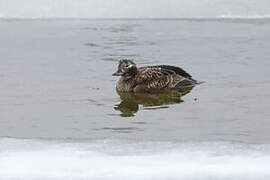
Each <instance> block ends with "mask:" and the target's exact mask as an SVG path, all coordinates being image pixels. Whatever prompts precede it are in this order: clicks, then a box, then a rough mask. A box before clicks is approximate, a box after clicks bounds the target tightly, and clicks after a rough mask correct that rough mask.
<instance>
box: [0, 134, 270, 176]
mask: <svg viewBox="0 0 270 180" xmlns="http://www.w3.org/2000/svg"><path fill="white" fill-rule="evenodd" d="M0 145H1V151H0V169H1V171H0V179H23V180H24V179H27V180H28V179H186V180H188V179H200V180H201V179H226V180H229V179H237V180H238V179H245V180H246V179H256V180H258V179H269V178H270V151H269V149H270V146H269V145H239V144H229V143H193V144H191V143H182V144H181V143H179V144H172V143H164V142H148V143H135V142H133V143H128V142H122V141H95V142H82V143H74V142H73V143H72V142H68V143H65V142H50V141H37V140H14V139H0Z"/></svg>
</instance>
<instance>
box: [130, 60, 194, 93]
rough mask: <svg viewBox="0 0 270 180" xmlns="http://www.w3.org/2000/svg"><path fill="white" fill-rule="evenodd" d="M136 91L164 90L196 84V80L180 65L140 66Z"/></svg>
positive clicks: (136, 78)
mask: <svg viewBox="0 0 270 180" xmlns="http://www.w3.org/2000/svg"><path fill="white" fill-rule="evenodd" d="M135 81H136V86H135V87H134V90H133V91H134V92H162V91H166V90H178V89H181V88H184V87H187V86H194V85H195V84H196V81H195V80H194V79H192V76H191V75H190V74H189V73H187V72H186V71H185V70H183V69H182V68H180V67H176V66H170V65H157V66H145V67H140V68H138V73H137V75H136V77H135Z"/></svg>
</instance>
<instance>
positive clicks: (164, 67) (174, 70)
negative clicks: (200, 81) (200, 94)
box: [142, 65, 192, 78]
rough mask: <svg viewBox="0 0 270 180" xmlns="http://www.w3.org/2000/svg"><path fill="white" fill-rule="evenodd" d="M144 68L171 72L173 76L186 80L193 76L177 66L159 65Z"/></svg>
mask: <svg viewBox="0 0 270 180" xmlns="http://www.w3.org/2000/svg"><path fill="white" fill-rule="evenodd" d="M142 68H155V69H162V70H163V71H167V72H170V73H171V74H178V75H180V76H183V77H185V78H192V76H191V74H189V73H187V72H186V71H185V70H184V69H182V68H180V67H176V66H170V65H157V66H145V67H142Z"/></svg>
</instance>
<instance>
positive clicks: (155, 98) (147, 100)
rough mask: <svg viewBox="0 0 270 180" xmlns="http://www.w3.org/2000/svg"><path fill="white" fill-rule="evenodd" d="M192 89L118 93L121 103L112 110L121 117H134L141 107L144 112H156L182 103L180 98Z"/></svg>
mask: <svg viewBox="0 0 270 180" xmlns="http://www.w3.org/2000/svg"><path fill="white" fill-rule="evenodd" d="M192 88H193V87H187V88H183V89H181V90H179V91H168V92H163V93H156V94H149V93H127V92H118V91H117V93H118V94H119V96H120V99H121V103H120V104H117V105H115V107H114V109H115V110H118V111H120V112H121V114H120V115H121V116H122V117H132V116H135V114H136V112H138V110H139V109H140V108H139V107H140V106H142V109H144V110H157V109H161V108H168V107H169V106H168V105H170V104H178V103H181V102H183V100H182V99H181V97H182V96H184V95H186V94H188V93H189V92H190V91H191V90H192Z"/></svg>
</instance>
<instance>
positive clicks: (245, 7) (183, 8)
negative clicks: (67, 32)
mask: <svg viewBox="0 0 270 180" xmlns="http://www.w3.org/2000/svg"><path fill="white" fill-rule="evenodd" d="M224 14H225V15H226V14H227V15H228V14H229V15H231V16H241V17H249V16H258V17H259V16H260V17H263V16H265V15H269V14H270V1H269V0H188V1H187V0H166V1H165V0H128V1H127V0H76V1H74V0H23V1H22V0H0V15H1V17H2V18H216V17H219V16H222V15H224Z"/></svg>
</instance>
